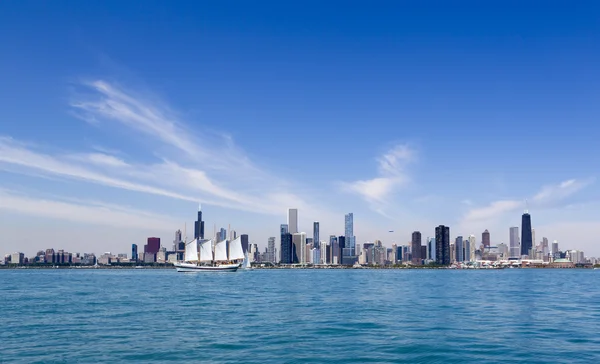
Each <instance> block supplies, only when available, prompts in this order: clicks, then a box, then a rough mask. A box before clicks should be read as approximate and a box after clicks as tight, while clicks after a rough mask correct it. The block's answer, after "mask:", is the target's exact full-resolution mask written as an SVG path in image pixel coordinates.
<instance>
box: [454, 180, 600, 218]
mask: <svg viewBox="0 0 600 364" xmlns="http://www.w3.org/2000/svg"><path fill="white" fill-rule="evenodd" d="M593 181H594V180H593V179H586V180H576V179H570V180H567V181H564V182H562V183H559V184H556V185H547V186H544V187H542V188H541V190H540V191H539V192H538V193H536V194H535V195H534V196H533V197H532V198H529V199H523V200H500V201H494V202H492V203H490V204H489V205H487V206H484V207H475V208H472V209H471V210H469V211H468V212H467V213H466V214H465V216H464V218H463V221H464V222H465V223H468V222H474V221H483V220H489V219H493V218H497V217H498V216H500V215H503V214H505V213H508V212H514V211H517V210H519V209H523V210H524V209H525V208H526V206H527V205H526V200H527V201H528V202H529V203H528V206H529V207H530V208H532V209H535V208H537V209H544V208H551V207H558V206H562V205H564V206H566V205H567V204H565V201H566V200H567V199H568V197H570V196H572V195H574V194H575V193H577V192H578V191H580V190H581V189H583V188H585V187H586V186H589V185H590V184H591V183H593Z"/></svg>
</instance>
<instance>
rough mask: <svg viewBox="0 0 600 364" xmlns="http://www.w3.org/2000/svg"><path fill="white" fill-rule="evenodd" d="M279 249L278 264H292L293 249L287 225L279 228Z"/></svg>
mask: <svg viewBox="0 0 600 364" xmlns="http://www.w3.org/2000/svg"><path fill="white" fill-rule="evenodd" d="M280 232H281V234H280V238H281V240H280V242H281V244H280V247H279V251H280V252H281V257H280V263H281V264H291V263H293V262H294V259H293V255H292V252H293V248H292V234H290V233H289V231H288V226H287V224H281V228H280Z"/></svg>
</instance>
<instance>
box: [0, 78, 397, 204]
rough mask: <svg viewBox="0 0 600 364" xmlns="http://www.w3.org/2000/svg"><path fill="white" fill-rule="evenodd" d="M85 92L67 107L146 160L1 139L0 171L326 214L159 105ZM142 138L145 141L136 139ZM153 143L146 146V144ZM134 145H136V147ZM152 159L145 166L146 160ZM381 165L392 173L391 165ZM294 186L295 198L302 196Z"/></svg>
mask: <svg viewBox="0 0 600 364" xmlns="http://www.w3.org/2000/svg"><path fill="white" fill-rule="evenodd" d="M83 89H84V90H85V92H80V93H77V94H75V95H74V96H73V100H72V101H71V106H72V107H73V108H74V109H75V110H77V112H78V114H79V115H80V116H83V117H84V119H89V118H93V120H94V123H95V124H96V126H97V127H103V126H105V124H108V123H113V125H111V126H110V128H109V129H110V130H112V129H114V128H115V125H114V123H115V122H116V123H117V124H116V125H117V126H123V127H125V130H127V131H129V132H131V133H133V136H134V138H132V140H131V141H130V143H131V144H130V145H129V144H128V145H127V146H122V147H123V148H124V149H129V150H131V148H132V146H133V148H134V149H136V150H137V151H138V153H137V154H140V153H139V152H141V154H143V155H144V158H143V162H142V160H140V159H137V160H136V159H135V158H134V157H135V154H136V153H133V154H131V155H129V156H127V155H118V156H117V155H115V154H114V153H110V151H109V150H107V149H105V148H101V149H100V150H98V148H97V147H92V149H93V150H92V151H68V152H64V153H56V152H54V153H51V152H48V151H47V150H45V149H46V148H44V146H40V145H32V144H27V143H24V142H22V141H16V140H14V139H11V138H7V137H2V138H0V169H2V170H5V171H9V172H12V173H23V174H28V175H31V174H32V173H35V174H40V175H45V176H52V177H54V178H56V177H58V178H64V179H69V180H77V181H83V182H87V183H93V184H98V185H103V186H108V187H112V188H119V189H126V190H130V191H136V192H140V193H146V194H153V195H158V196H164V197H169V198H174V199H179V200H185V201H196V202H197V201H202V202H203V203H205V204H209V205H211V204H212V205H216V206H221V207H225V208H231V209H236V210H242V211H252V212H259V213H266V214H278V215H279V214H282V211H285V209H286V208H288V207H290V206H298V205H288V203H289V201H290V200H291V201H296V202H297V203H298V204H299V205H304V206H308V205H310V206H312V209H313V210H319V211H322V212H323V213H326V210H327V209H326V208H323V207H319V205H320V204H319V203H318V202H317V203H314V202H309V201H307V199H306V198H304V197H300V195H299V194H293V193H290V192H289V190H290V189H289V187H290V186H291V185H292V183H291V182H290V181H286V180H282V179H281V178H279V177H277V175H276V174H271V173H270V172H269V171H267V170H265V169H259V168H258V167H256V166H255V165H254V163H253V162H252V161H250V159H249V158H248V157H247V156H246V155H245V154H244V153H243V151H242V150H241V149H239V148H238V147H237V146H236V145H235V142H234V140H233V138H232V137H231V136H230V135H228V134H227V133H224V132H216V131H209V130H208V128H203V127H194V129H193V130H191V129H190V128H188V126H187V125H188V123H186V122H184V121H182V120H181V118H180V117H179V115H178V114H177V113H176V112H174V111H173V110H172V109H171V108H170V107H169V106H168V105H166V104H164V102H162V101H161V100H158V99H156V98H152V97H149V96H142V95H140V94H139V93H135V92H132V91H126V90H124V89H123V88H119V87H117V86H115V85H113V84H110V83H108V82H105V81H94V82H88V83H84V84H83ZM135 136H142V137H143V138H135ZM148 138H151V139H152V143H150V145H148V144H145V143H144V141H145V140H147V139H148ZM136 143H137V144H136ZM149 160H150V161H149ZM386 163H388V164H389V167H386V168H392V167H393V164H394V163H396V161H395V160H394V159H393V156H392V157H391V159H389V160H388V161H387V162H386ZM301 189H302V188H301V187H300V186H295V190H296V191H301Z"/></svg>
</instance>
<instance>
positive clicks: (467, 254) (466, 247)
mask: <svg viewBox="0 0 600 364" xmlns="http://www.w3.org/2000/svg"><path fill="white" fill-rule="evenodd" d="M470 260H471V242H470V241H469V239H465V240H463V262H468V261H470Z"/></svg>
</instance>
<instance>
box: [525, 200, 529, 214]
mask: <svg viewBox="0 0 600 364" xmlns="http://www.w3.org/2000/svg"><path fill="white" fill-rule="evenodd" d="M525 213H526V214H528V213H529V203H528V202H527V199H525Z"/></svg>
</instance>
